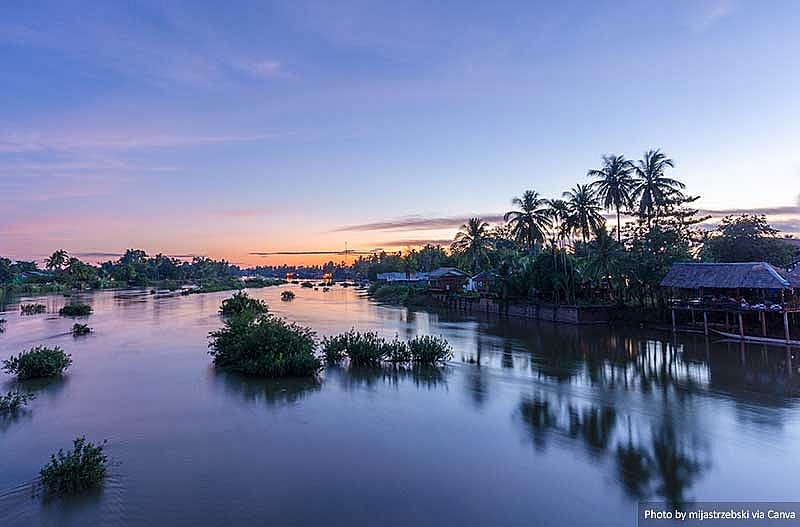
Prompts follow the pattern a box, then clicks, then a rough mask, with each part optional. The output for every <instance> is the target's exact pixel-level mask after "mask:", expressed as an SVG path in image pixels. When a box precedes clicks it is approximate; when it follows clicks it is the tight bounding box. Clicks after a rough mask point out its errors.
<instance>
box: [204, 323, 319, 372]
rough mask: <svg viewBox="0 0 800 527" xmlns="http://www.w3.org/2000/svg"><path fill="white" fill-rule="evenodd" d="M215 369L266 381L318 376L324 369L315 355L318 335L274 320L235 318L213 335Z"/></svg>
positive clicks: (212, 346)
mask: <svg viewBox="0 0 800 527" xmlns="http://www.w3.org/2000/svg"><path fill="white" fill-rule="evenodd" d="M210 337H211V343H210V345H209V347H210V348H211V351H210V352H209V353H210V355H211V356H212V357H213V360H214V365H215V366H217V367H218V368H221V369H223V370H228V371H236V372H241V373H246V374H251V375H261V376H265V377H285V376H308V375H314V374H315V373H316V372H317V371H318V370H319V369H320V367H321V363H320V361H319V359H318V358H317V357H316V356H315V355H314V346H315V338H314V332H313V331H311V330H310V329H309V328H306V327H303V326H299V325H297V324H293V323H289V322H286V321H285V320H283V319H281V318H278V317H275V316H272V315H261V316H259V317H257V318H255V319H251V318H249V317H233V318H231V319H228V320H226V321H225V326H224V327H223V328H222V329H220V330H217V331H214V332H212V333H211V335H210Z"/></svg>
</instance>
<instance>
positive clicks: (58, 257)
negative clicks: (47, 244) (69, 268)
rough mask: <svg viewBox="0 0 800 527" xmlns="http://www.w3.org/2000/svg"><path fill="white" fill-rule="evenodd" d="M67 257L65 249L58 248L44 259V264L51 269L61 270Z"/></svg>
mask: <svg viewBox="0 0 800 527" xmlns="http://www.w3.org/2000/svg"><path fill="white" fill-rule="evenodd" d="M68 257H69V254H68V253H67V251H65V250H64V249H59V250H57V251H56V252H54V253H53V254H51V255H50V257H49V258H47V259H45V261H44V266H45V268H47V269H49V270H51V271H55V270H58V271H61V270H62V269H63V268H64V267H65V266H66V265H67V261H68Z"/></svg>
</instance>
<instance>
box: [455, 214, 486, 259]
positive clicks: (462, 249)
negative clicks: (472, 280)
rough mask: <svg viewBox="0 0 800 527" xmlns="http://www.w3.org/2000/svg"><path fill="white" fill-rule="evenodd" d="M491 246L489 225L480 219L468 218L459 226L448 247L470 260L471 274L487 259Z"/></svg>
mask: <svg viewBox="0 0 800 527" xmlns="http://www.w3.org/2000/svg"><path fill="white" fill-rule="evenodd" d="M491 244H492V239H491V236H490V235H489V224H488V223H486V222H485V221H483V220H482V219H480V218H470V219H469V220H467V223H465V224H464V225H462V226H461V229H460V230H459V231H458V233H457V234H456V239H455V241H453V243H452V244H451V246H450V247H451V249H452V250H453V251H455V252H459V253H462V254H464V255H466V256H468V257H469V258H470V259H472V272H473V273H477V272H478V270H479V269H480V267H481V263H482V262H484V261H486V260H488V259H489V254H488V251H489V248H490V247H491Z"/></svg>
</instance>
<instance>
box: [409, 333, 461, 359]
mask: <svg viewBox="0 0 800 527" xmlns="http://www.w3.org/2000/svg"><path fill="white" fill-rule="evenodd" d="M408 349H409V350H410V352H411V360H412V361H413V362H415V363H417V364H423V365H434V364H438V363H441V362H445V361H446V360H448V359H450V358H452V357H453V349H452V348H451V347H450V344H448V342H447V341H446V340H445V339H444V338H442V337H431V336H430V335H423V336H419V337H414V338H413V339H411V340H410V341H409V342H408Z"/></svg>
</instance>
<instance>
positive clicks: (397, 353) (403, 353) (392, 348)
mask: <svg viewBox="0 0 800 527" xmlns="http://www.w3.org/2000/svg"><path fill="white" fill-rule="evenodd" d="M384 350H385V352H386V360H387V361H389V362H394V363H395V364H400V363H404V362H411V350H410V349H409V347H408V344H406V343H405V342H403V341H402V340H400V339H398V338H397V337H395V338H394V340H392V341H387V342H385V343H384Z"/></svg>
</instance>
